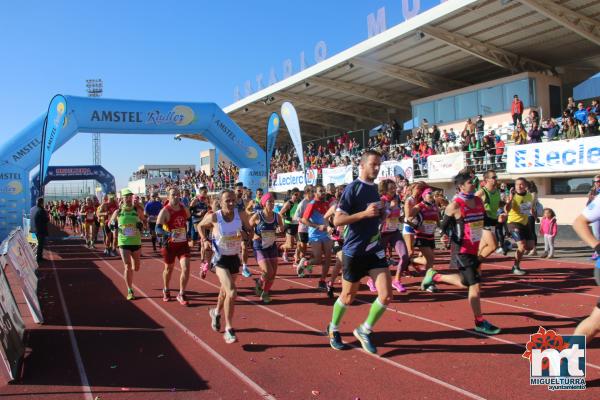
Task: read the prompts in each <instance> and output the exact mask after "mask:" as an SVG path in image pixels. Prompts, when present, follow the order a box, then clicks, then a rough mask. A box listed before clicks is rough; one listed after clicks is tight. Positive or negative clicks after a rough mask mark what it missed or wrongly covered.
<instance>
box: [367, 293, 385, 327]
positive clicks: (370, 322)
mask: <svg viewBox="0 0 600 400" xmlns="http://www.w3.org/2000/svg"><path fill="white" fill-rule="evenodd" d="M386 308H387V306H385V305H383V304H381V302H380V301H379V298H377V299H375V301H374V302H373V304H371V309H369V315H367V320H366V321H365V322H364V323H363V328H365V329H366V330H367V331H369V332H370V331H371V330H372V329H373V326H375V324H376V323H377V321H379V318H381V316H382V315H383V313H384V312H385V309H386Z"/></svg>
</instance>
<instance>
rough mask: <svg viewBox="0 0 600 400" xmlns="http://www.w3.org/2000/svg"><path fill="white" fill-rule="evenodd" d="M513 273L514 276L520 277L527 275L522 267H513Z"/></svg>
mask: <svg viewBox="0 0 600 400" xmlns="http://www.w3.org/2000/svg"><path fill="white" fill-rule="evenodd" d="M512 273H513V275H519V276H523V275H527V272H525V271H523V270H522V269H521V267H519V266H518V265H513V267H512Z"/></svg>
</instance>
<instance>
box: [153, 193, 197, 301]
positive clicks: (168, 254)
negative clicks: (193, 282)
mask: <svg viewBox="0 0 600 400" xmlns="http://www.w3.org/2000/svg"><path fill="white" fill-rule="evenodd" d="M190 216H191V213H190V210H189V208H187V207H185V206H184V205H183V203H181V202H180V198H179V189H176V188H173V189H171V190H169V204H168V205H166V206H165V207H164V208H163V209H162V210H160V213H159V214H158V218H157V221H156V233H157V234H158V235H162V236H163V237H164V240H163V248H162V249H161V254H162V256H163V262H164V264H165V269H164V271H163V284H164V286H163V301H170V300H171V295H170V292H169V281H170V280H171V274H172V272H173V267H174V266H175V259H177V258H178V259H179V265H180V266H181V275H180V277H179V294H178V295H177V301H178V302H179V303H180V304H181V305H184V306H187V305H188V301H187V299H186V298H185V286H186V285H187V282H188V279H189V277H190V246H189V245H188V240H187V220H188V219H189V218H190Z"/></svg>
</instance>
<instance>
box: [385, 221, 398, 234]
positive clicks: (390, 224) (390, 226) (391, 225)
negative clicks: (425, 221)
mask: <svg viewBox="0 0 600 400" xmlns="http://www.w3.org/2000/svg"><path fill="white" fill-rule="evenodd" d="M399 226H400V220H399V219H398V218H388V219H387V220H386V223H385V231H386V232H394V231H397V230H398V227H399Z"/></svg>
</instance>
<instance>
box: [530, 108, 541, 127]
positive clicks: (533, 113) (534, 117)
mask: <svg viewBox="0 0 600 400" xmlns="http://www.w3.org/2000/svg"><path fill="white" fill-rule="evenodd" d="M528 119H529V123H530V124H532V125H533V123H534V122H536V123H537V125H538V126H540V113H538V112H537V110H536V109H535V108H532V109H530V110H529V116H528Z"/></svg>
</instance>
